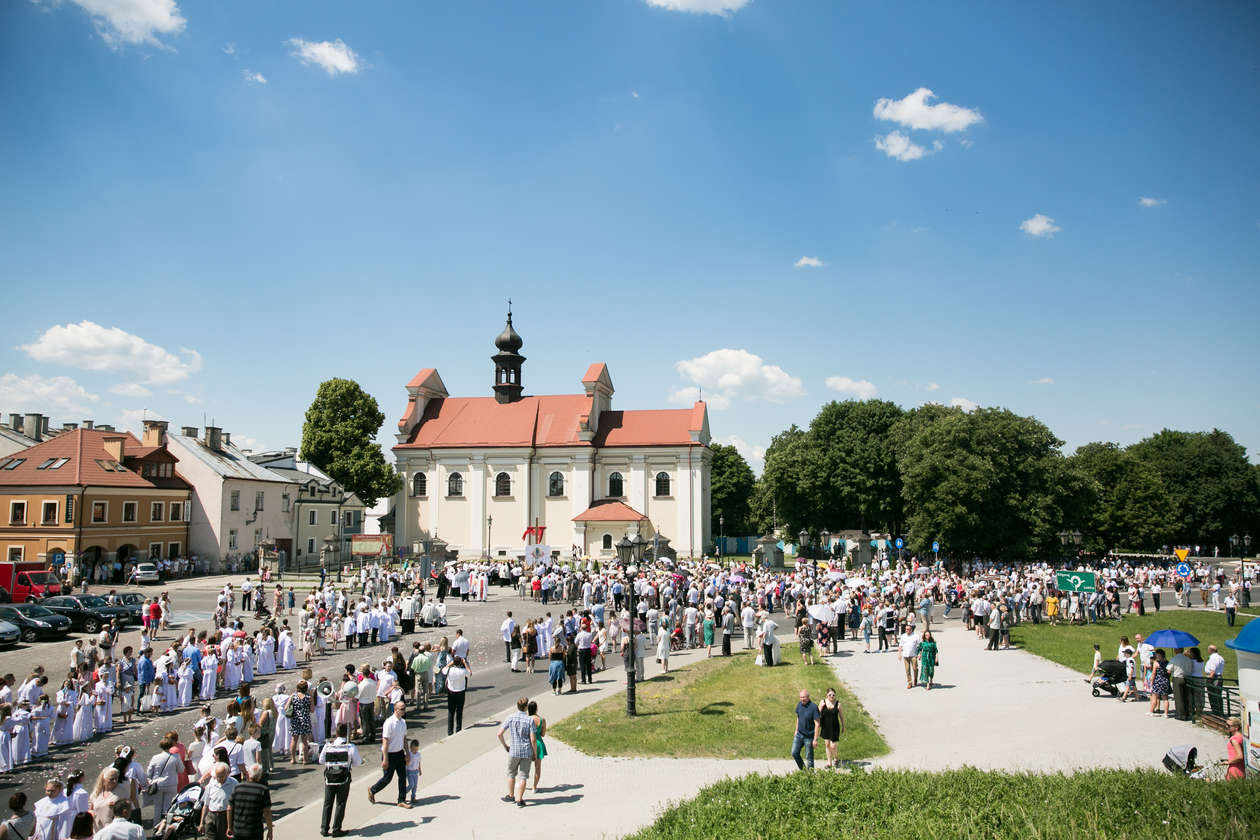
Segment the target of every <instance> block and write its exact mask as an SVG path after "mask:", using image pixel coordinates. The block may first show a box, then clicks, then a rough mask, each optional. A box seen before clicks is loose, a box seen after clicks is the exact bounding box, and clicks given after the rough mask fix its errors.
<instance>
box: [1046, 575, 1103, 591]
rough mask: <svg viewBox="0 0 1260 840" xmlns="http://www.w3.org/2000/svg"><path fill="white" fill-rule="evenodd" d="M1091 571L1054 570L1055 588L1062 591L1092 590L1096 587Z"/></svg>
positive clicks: (1094, 577) (1095, 579)
mask: <svg viewBox="0 0 1260 840" xmlns="http://www.w3.org/2000/svg"><path fill="white" fill-rule="evenodd" d="M1097 581H1098V579H1097V577H1096V576H1095V575H1094V573H1093V572H1055V573H1054V585H1055V588H1057V589H1060V590H1062V591H1064V592H1094V591H1096V590H1097V589H1098V584H1097Z"/></svg>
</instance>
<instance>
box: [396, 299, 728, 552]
mask: <svg viewBox="0 0 1260 840" xmlns="http://www.w3.org/2000/svg"><path fill="white" fill-rule="evenodd" d="M523 344H524V342H523V341H522V340H521V337H520V336H519V335H518V334H517V332H516V330H515V328H514V326H513V324H512V313H511V312H510V311H509V312H508V317H507V325H506V326H505V327H504V329H503V332H502V333H500V334H499V336H498V337H497V338H496V339H495V348H496V350H497V351H498V352H496V353H495V354H494V355H493V356H492V357H491V361H493V362H494V367H495V378H494V385H493V388H492V391H493V393H492V395H491V396H485V397H452V396H450V394H449V393H448V392H447V390H446V385H445V384H444V383H443V382H442V378H441V376H439V375H438V372H437V370H436V369H434V368H425V369H423V370H421V371H420V372H419V373H417V374H416V375H415V376H414V377H413V378H412V380H411V381H410V382H408V383H407V386H406V388H407V405H406V408H405V409H404V411H403V415H402V419H400V420H399V421H398V434H397V440H398V443H397V445H396V446H394V449H393V451H394V456H395V458H396V460H397V464H398V470H399V473H400V474H401V475H402V477H403V479H404V481H405V487H404V490H403V492H402V494H401V495H400V497H399V498H397V499H396V500H395V505H394V509H395V512H396V515H395V536H396V540H397V543H398V545H400V546H409V547H412V546H417V545H419V544H421V543H422V542H423V541H425V540H427V539H429V538H432V537H437V538H440V539H441V540H443V541H444V542H446V543H447V546H448V550H451V551H455V552H457V553H458V555H459V556H461V557H464V558H475V557H484V556H491V557H506V558H513V557H517V558H519V557H523V556H524V555H525V547H526V545H527V542H530V543H543V544H546V545H547V546H548V547H549V548H550V551H551V554H552V556H553V557H564V558H566V559H567V558H569V557H571V556H572V555H574V554H578V555H589V556H591V557H601V558H604V559H611V558H612V557H614V556H615V554H616V552H615V549H614V548H613V546H614V545H615V544H616V542H617V541H619V540H620V539H621V538H622V537H623V536H626V535H628V534H635V533H638V534H641V535H643V536H644V538H645V539H651V538H653V537H654V536H657V535H659V538H660V539H661V540H662V541H667V542H668V544H670V545H672V548H673V549H674V550H675V551H677V552H678V553H679V554H682V555H685V556H697V557H698V556H700V554H701V553H703V552H704V551H705V549H706V546H707V545H708V544H709V542H710V540H711V535H710V533H709V512H710V507H711V498H710V486H709V476H710V463H711V458H712V453H711V451H710V450H709V440H710V434H709V418H708V411H707V409H706V408H705V404H704V403H703V402H696V403H695V404H694V405H693V406H692V407H691V408H684V409H653V410H615V409H613V406H612V397H613V384H612V377H611V375H610V374H609V372H608V366H607V365H605V364H603V363H595V364H592V365H591V366H590V367H589V368H587V371H586V374H585V375H584V376H583V377H582V393H580V394H550V395H539V396H529V395H526V394H525V393H524V386H523V383H522V380H521V369H522V365H523V363H524V361H525V357H524V356H522V355H520V350H521V347H522V346H523ZM527 529H534V530H533V531H531V532H530V534H529V535H528V536H526V530H527ZM540 529H541V530H540ZM540 533H541V537H540V536H539V534H540Z"/></svg>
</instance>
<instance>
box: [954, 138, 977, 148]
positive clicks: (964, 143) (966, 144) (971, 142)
mask: <svg viewBox="0 0 1260 840" xmlns="http://www.w3.org/2000/svg"><path fill="white" fill-rule="evenodd" d="M958 145H960V146H962V147H963V148H964V149H970V148H971V147H972V146H974V145H976V141H975V140H972V139H971V138H970V137H964V138H963V139H961V140H959V141H958Z"/></svg>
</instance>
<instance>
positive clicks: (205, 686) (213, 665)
mask: <svg viewBox="0 0 1260 840" xmlns="http://www.w3.org/2000/svg"><path fill="white" fill-rule="evenodd" d="M214 650H215V649H214V648H213V647H207V648H206V655H205V656H203V657H202V658H201V702H203V703H208V702H210V701H211V700H213V699H214V681H215V673H216V671H217V670H218V667H219V657H217V656H215V653H214Z"/></svg>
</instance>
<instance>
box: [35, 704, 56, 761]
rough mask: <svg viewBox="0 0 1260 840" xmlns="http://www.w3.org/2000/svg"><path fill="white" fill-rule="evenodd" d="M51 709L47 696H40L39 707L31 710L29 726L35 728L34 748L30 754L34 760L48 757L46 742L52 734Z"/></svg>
mask: <svg viewBox="0 0 1260 840" xmlns="http://www.w3.org/2000/svg"><path fill="white" fill-rule="evenodd" d="M52 720H53V709H52V704H51V703H49V701H48V695H47V694H43V695H40V698H39V705H38V706H36V707H35V708H33V709H31V725H32V726H33V727H34V728H35V748H34V751H33V752H32V755H34V756H35V757H36V758H42V757H43V756H46V755H48V741H49V737H50V736H51V734H52Z"/></svg>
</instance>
